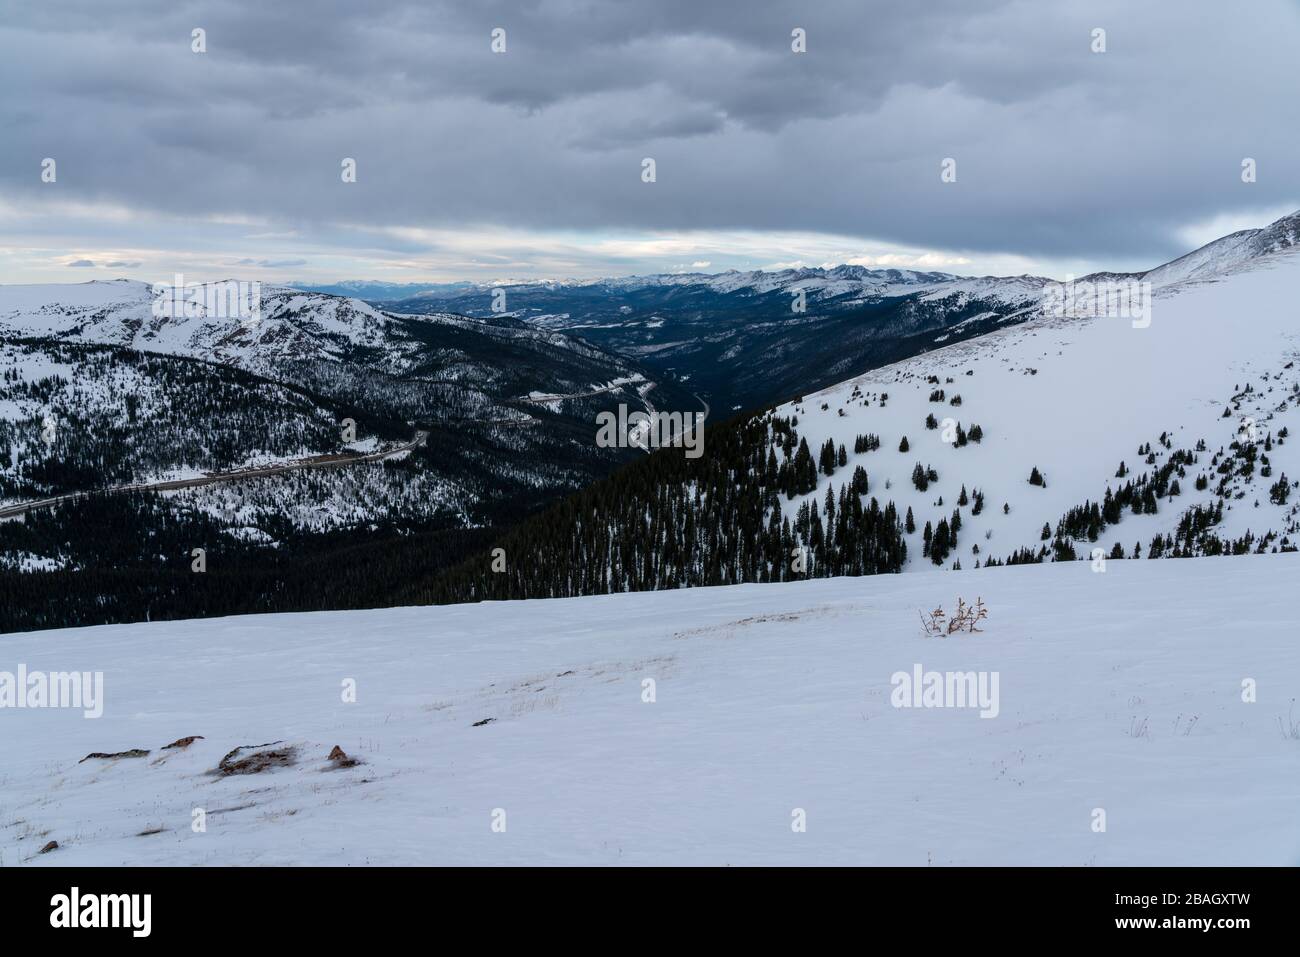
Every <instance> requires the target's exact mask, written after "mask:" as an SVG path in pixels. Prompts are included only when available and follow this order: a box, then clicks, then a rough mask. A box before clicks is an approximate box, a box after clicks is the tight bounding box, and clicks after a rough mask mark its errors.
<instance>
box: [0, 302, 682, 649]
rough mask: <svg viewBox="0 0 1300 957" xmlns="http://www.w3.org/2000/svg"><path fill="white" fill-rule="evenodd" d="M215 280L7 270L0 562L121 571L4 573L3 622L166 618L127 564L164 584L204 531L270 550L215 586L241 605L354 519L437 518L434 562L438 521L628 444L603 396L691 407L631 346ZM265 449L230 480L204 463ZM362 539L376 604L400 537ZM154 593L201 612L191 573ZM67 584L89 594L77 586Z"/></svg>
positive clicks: (523, 510) (529, 488)
mask: <svg viewBox="0 0 1300 957" xmlns="http://www.w3.org/2000/svg"><path fill="white" fill-rule="evenodd" d="M209 291H210V290H209V289H207V288H206V287H205V288H204V289H203V290H200V292H199V293H198V294H196V295H194V296H193V298H192V299H191V302H193V303H194V305H193V306H192V307H190V308H189V309H175V308H173V305H174V304H173V305H168V306H166V307H164V308H163V309H159V310H155V308H154V297H153V295H152V292H151V289H150V287H149V286H148V285H146V284H144V283H139V282H129V281H115V282H91V283H84V284H80V285H56V286H0V572H5V571H12V570H14V569H21V570H32V569H42V570H54V571H66V572H69V573H71V572H74V571H76V570H84V569H87V568H88V567H92V566H93V565H94V564H95V563H96V562H97V561H99V560H100V557H101V556H105V555H107V554H109V553H112V555H113V558H112V563H113V568H114V569H115V570H116V571H118V572H120V573H121V576H122V581H121V582H110V583H107V584H101V585H99V586H96V588H97V589H98V596H99V597H96V596H95V595H92V594H91V593H90V592H91V588H90V586H88V585H87V586H86V587H85V588H84V589H83V588H81V587H80V586H77V585H75V584H74V585H73V586H72V587H69V586H68V585H67V584H64V583H53V582H50V583H47V584H48V587H49V592H48V598H40V597H38V595H37V589H36V588H35V587H34V586H33V585H32V584H31V583H30V582H27V581H14V582H12V583H9V585H11V586H12V588H11V590H8V591H6V589H7V587H8V586H6V587H0V592H6V595H5V597H4V599H3V601H0V606H3V607H2V608H0V616H8V615H10V614H11V613H12V614H13V615H14V616H17V617H12V618H10V617H3V620H4V621H7V622H8V623H9V626H10V627H13V628H18V627H37V626H41V625H43V624H45V623H47V622H49V621H50V620H54V621H60V620H78V619H76V618H75V615H77V614H79V613H80V612H81V611H84V610H86V609H92V610H93V609H96V608H99V609H104V608H109V607H113V608H116V609H118V610H117V611H113V612H112V614H111V616H110V620H111V619H112V617H116V616H118V615H123V614H127V615H138V616H139V617H145V616H147V615H150V614H153V615H155V616H157V615H159V614H161V613H162V610H161V607H160V606H155V607H151V606H150V604H149V602H148V601H146V600H144V599H141V598H139V595H140V589H141V588H142V587H143V588H144V589H145V590H146V591H148V590H150V589H152V587H153V585H151V584H149V585H142V584H141V582H139V581H135V580H131V581H130V582H129V583H127V584H123V583H122V582H125V581H126V580H127V579H130V578H131V576H132V575H134V574H136V573H139V574H141V575H143V576H144V577H145V580H146V581H148V580H149V575H150V574H153V575H155V576H156V575H158V574H160V569H161V570H162V571H161V574H162V576H163V579H167V578H168V576H169V575H172V574H173V573H175V572H178V571H179V570H181V569H184V568H188V564H189V561H190V559H189V558H188V557H187V556H188V555H189V552H190V551H191V550H192V549H193V548H194V547H196V546H197V544H198V543H199V542H203V543H204V544H205V545H206V546H208V547H210V548H212V549H213V552H214V555H215V554H216V553H217V552H220V554H221V555H222V559H223V561H224V562H225V568H226V569H227V570H228V571H230V573H231V574H233V570H234V568H235V567H239V568H241V569H245V568H246V566H247V564H248V563H249V562H252V563H254V564H258V563H260V564H259V567H258V568H256V569H255V570H254V572H253V574H254V575H255V577H257V579H258V581H259V582H261V584H260V585H257V586H251V587H250V586H249V585H247V584H246V583H245V584H241V585H239V586H232V588H231V589H230V590H226V591H221V590H220V589H215V590H214V591H215V592H219V593H220V594H222V595H223V596H225V599H228V598H230V596H231V595H234V594H246V595H248V596H249V597H250V598H251V600H252V604H251V605H248V606H242V607H252V608H255V607H258V603H259V602H260V601H261V600H262V599H260V598H258V597H257V595H258V594H259V591H258V589H260V588H265V589H266V590H267V592H268V593H272V594H275V595H278V596H284V595H285V594H286V589H285V588H284V587H283V584H282V583H283V581H284V577H285V574H286V571H285V570H284V569H283V568H271V567H268V566H267V563H270V565H272V566H273V565H275V564H276V563H282V564H284V565H287V566H288V567H289V568H290V570H292V569H301V568H305V567H306V564H305V563H306V562H308V561H309V560H315V559H318V558H320V557H321V555H322V554H323V553H324V552H326V551H328V550H329V549H337V550H341V549H346V548H351V547H355V546H356V544H357V542H358V541H359V540H361V539H364V538H365V537H366V536H370V537H372V538H374V537H378V538H382V537H383V536H389V537H393V536H407V537H409V536H412V535H420V534H426V533H427V534H430V535H433V534H438V535H441V536H442V537H441V538H439V540H438V541H437V542H436V543H431V544H430V545H428V546H427V547H426V548H425V549H424V550H423V551H424V554H426V555H428V554H429V553H431V552H432V553H436V554H437V555H438V556H439V558H438V561H443V560H446V558H447V557H449V556H452V557H454V555H453V548H452V546H451V545H449V544H448V539H447V537H446V535H445V534H443V533H454V532H456V531H457V530H464V529H475V528H479V527H483V526H486V525H491V524H495V523H498V522H504V521H511V520H513V519H515V518H517V517H518V516H520V515H522V514H527V513H528V512H529V511H532V510H535V509H536V508H538V507H540V506H541V505H543V504H545V503H546V502H549V501H551V500H554V499H555V498H557V497H560V496H562V495H564V494H565V493H567V492H570V491H573V490H575V489H577V488H580V487H582V486H584V485H586V484H589V483H590V482H591V481H593V480H594V479H595V478H598V477H599V476H601V475H604V474H607V473H608V472H609V471H611V470H613V469H614V468H616V467H617V466H618V465H619V464H620V463H623V462H626V461H629V460H630V459H633V458H635V457H637V456H639V455H641V454H642V453H640V452H638V451H637V450H635V449H632V448H618V447H608V448H607V447H603V446H599V445H597V443H596V442H595V435H596V429H597V426H596V417H597V415H598V414H599V413H600V412H602V411H607V410H616V409H617V408H618V407H619V406H625V407H627V408H628V409H631V410H638V411H644V410H648V409H650V408H652V407H656V406H657V407H660V408H669V409H677V410H683V411H687V410H689V411H697V410H700V409H702V408H703V407H702V405H701V403H700V402H699V400H698V399H696V398H695V397H694V396H693V395H692V394H691V393H690V392H688V391H686V390H684V389H681V388H680V387H679V386H678V385H677V384H676V383H674V382H672V381H671V380H668V379H664V378H663V377H659V376H655V375H653V374H652V373H650V370H648V369H646V368H645V367H643V366H641V365H640V364H639V363H637V362H636V361H635V360H632V359H628V358H626V357H621V356H617V355H613V354H611V353H608V352H605V351H603V350H601V349H600V348H598V347H596V346H594V345H592V344H591V343H588V342H585V341H583V340H580V339H576V338H573V337H571V336H567V335H565V334H564V333H562V332H554V331H549V330H544V329H536V328H532V327H529V326H528V325H526V324H524V323H522V322H519V321H518V320H516V319H513V318H511V317H491V318H484V319H472V318H467V317H464V316H457V315H449V314H443V313H435V314H428V315H421V316H404V315H399V314H394V313H388V312H384V311H381V310H377V309H375V308H373V307H372V306H370V305H368V304H366V303H364V302H361V301H359V300H355V299H349V298H345V297H338V296H330V295H324V294H320V293H307V292H302V291H299V290H293V289H285V288H274V287H263V288H262V289H261V295H260V306H261V309H260V313H259V314H257V315H250V316H244V315H242V314H240V313H237V312H231V311H230V310H229V309H224V308H223V309H216V308H213V309H208V308H206V304H207V303H208V302H211V303H212V304H213V306H214V307H215V306H216V304H217V302H218V301H219V302H221V304H222V306H223V307H224V306H228V305H229V302H228V300H221V299H219V297H218V296H217V295H212V296H209V295H208V292H209ZM408 446H409V448H408ZM398 448H401V449H402V451H401V453H400V454H395V455H392V456H388V455H382V456H381V457H376V458H370V459H367V460H365V461H364V462H362V463H358V464H356V465H353V466H349V467H347V468H342V467H329V468H320V467H317V466H319V465H321V464H322V463H321V462H320V461H317V460H322V459H324V460H327V461H325V463H324V464H326V465H328V464H330V463H329V462H328V460H329V459H332V458H338V457H355V456H356V455H357V454H358V453H368V452H381V453H382V452H384V450H388V449H398ZM267 465H273V466H275V471H274V472H273V473H270V474H266V475H255V476H248V477H242V478H241V479H240V482H239V485H238V487H237V488H231V487H229V486H228V485H226V484H215V483H207V482H204V481H198V480H202V479H205V478H206V477H210V476H213V475H216V474H221V473H230V472H247V471H248V470H249V469H250V468H255V467H259V466H267ZM177 480H184V481H195V482H197V484H193V485H191V486H187V487H185V488H184V489H177V488H174V487H171V484H170V483H172V482H173V481H177ZM141 486H144V487H145V488H144V489H141ZM87 492H97V493H99V492H102V493H105V495H107V496H115V498H112V499H111V500H110V498H108V497H105V495H98V496H96V497H95V498H94V499H93V500H85V499H83V498H80V496H81V494H82V493H87ZM69 496H78V497H79V498H78V500H77V501H75V502H74V501H70V500H68V497H69ZM127 497H129V499H130V500H129V501H128V500H127ZM47 500H54V501H53V503H51V504H47V505H45V506H41V508H42V509H44V511H41V512H40V513H39V514H37V513H34V512H32V511H31V510H30V506H31V505H32V504H33V503H38V502H42V501H47ZM124 525H125V526H128V527H131V528H133V529H134V530H135V534H133V535H132V536H122V535H121V534H120V528H121V527H123V526H124ZM74 530H75V532H74ZM331 536H335V537H334V538H331ZM290 545H292V547H290ZM255 546H256V547H255ZM404 547H407V548H409V550H410V551H411V552H412V553H413V554H419V553H420V551H421V550H420V549H419V547H418V545H417V543H416V542H415V540H414V539H411V540H410V541H409V543H406V544H405V545H404ZM258 548H261V552H260V553H259V552H258ZM374 549H375V551H376V552H378V553H379V557H378V558H370V559H368V560H367V561H366V562H365V563H364V565H363V567H367V568H370V569H371V570H372V571H373V575H372V577H371V578H369V579H368V580H366V581H363V582H360V583H358V584H357V585H355V586H354V587H353V588H351V589H350V590H349V594H351V595H352V596H354V600H355V596H359V595H360V594H362V593H365V592H371V591H372V589H374V588H376V587H378V588H379V589H380V592H378V593H375V597H374V598H373V599H371V600H372V601H374V602H382V601H383V600H384V598H383V597H382V594H381V593H382V592H383V591H384V590H385V589H387V588H389V587H391V586H393V585H394V584H395V581H394V578H395V577H396V573H394V574H393V575H390V574H388V573H385V572H383V571H381V570H379V569H380V567H381V566H382V564H383V563H384V561H388V560H393V561H399V560H398V559H396V558H393V556H395V555H396V553H397V549H395V548H393V547H391V546H389V547H387V548H385V547H383V546H381V545H379V544H376V545H374ZM295 556H296V558H295ZM405 561H406V560H405V559H402V560H400V562H399V563H404V562H405ZM438 561H433V562H432V563H428V562H426V569H427V568H428V567H433V566H434V565H436V564H437V563H438ZM354 562H355V559H351V560H349V562H348V565H349V566H351V565H352V564H353V563H354ZM403 574H405V575H407V576H409V575H410V572H409V571H408V572H404V573H403ZM83 577H85V576H83ZM316 578H317V579H319V576H316ZM307 585H308V586H309V587H310V588H314V587H315V586H313V585H310V580H309V581H308V582H307ZM110 592H111V593H112V594H111V596H108V597H106V596H107V595H108V593H110ZM161 592H162V593H163V594H165V595H167V596H168V597H167V598H166V599H165V600H164V602H163V603H164V604H166V603H168V602H170V601H172V600H173V599H176V600H178V601H181V603H182V605H184V607H186V608H192V609H193V610H192V611H190V613H192V614H197V613H200V605H188V604H185V602H189V601H192V600H193V599H194V595H193V591H192V589H189V588H188V586H187V585H184V584H181V583H180V579H178V578H171V579H170V581H168V582H166V583H165V584H163V585H162V586H161ZM185 595H189V597H184V596H185ZM77 596H80V597H81V598H82V599H84V600H85V602H86V604H85V606H84V607H82V608H73V607H71V606H69V605H68V604H67V602H69V601H72V600H73V599H74V598H76V597H77ZM132 596H135V597H132ZM223 600H224V599H223ZM277 600H279V599H277ZM199 601H200V603H201V605H206V606H207V607H210V608H219V607H224V608H226V609H227V610H236V609H237V608H239V607H241V606H240V605H238V604H236V605H228V604H227V605H223V604H221V603H218V604H216V605H212V604H210V603H209V600H208V599H207V598H201V599H199ZM50 603H53V605H52V604H50ZM55 605H57V606H58V609H57V610H53V611H52V610H51V609H52V608H54V606H55ZM293 607H301V604H299V603H297V602H295V604H294V605H293ZM29 613H30V614H29ZM173 613H174V612H173ZM51 616H52V617H51ZM67 616H74V617H72V618H71V619H69V618H68V617H67ZM92 620H94V619H93V617H92Z"/></svg>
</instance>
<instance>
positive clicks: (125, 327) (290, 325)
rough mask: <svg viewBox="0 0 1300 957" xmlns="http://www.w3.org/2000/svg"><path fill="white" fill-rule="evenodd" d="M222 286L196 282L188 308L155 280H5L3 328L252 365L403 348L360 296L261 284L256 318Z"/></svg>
mask: <svg viewBox="0 0 1300 957" xmlns="http://www.w3.org/2000/svg"><path fill="white" fill-rule="evenodd" d="M225 285H226V284H224V283H202V284H197V285H196V286H195V287H193V292H192V298H191V300H190V302H189V304H188V308H183V309H173V308H172V307H171V306H169V305H168V306H165V308H164V309H162V310H156V309H155V298H154V295H153V291H152V289H153V287H152V286H151V285H150V284H149V283H143V282H136V281H131V280H119V281H114V282H89V283H81V284H77V285H34V286H0V335H4V336H9V337H34V338H42V337H51V338H56V339H62V340H66V341H73V342H92V343H101V344H108V345H118V346H126V347H129V348H134V349H140V350H143V351H147V352H156V353H163V354H167V355H178V356H188V357H191V358H197V359H205V360H208V361H216V362H222V363H227V364H230V365H237V366H240V367H242V368H246V369H250V370H254V371H264V367H266V366H267V365H268V364H270V363H274V362H278V361H282V360H286V359H289V360H294V359H330V358H335V357H337V356H339V355H340V354H341V353H342V352H343V351H345V350H348V349H351V348H354V347H366V348H371V349H382V348H385V347H387V348H394V349H396V350H397V351H400V350H401V346H400V344H398V343H394V342H393V337H392V336H391V334H390V330H389V325H390V323H391V322H392V319H391V317H389V316H387V315H386V314H384V313H382V312H380V311H379V310H377V309H375V308H374V307H372V306H370V305H368V304H366V303H364V302H362V301H361V300H359V299H348V298H343V297H339V296H330V295H325V294H322V293H312V292H302V291H300V290H297V289H291V288H288V287H284V286H269V285H268V286H262V287H260V294H259V296H258V299H259V300H260V313H259V314H257V315H256V317H254V316H253V315H246V314H245V313H244V312H243V311H241V308H242V307H235V306H234V304H233V303H231V302H230V301H229V300H222V302H223V305H222V306H221V307H220V308H218V307H217V305H216V304H217V300H218V298H219V296H218V293H219V292H220V291H221V290H222V288H223V287H224V286H225ZM209 293H211V295H209ZM250 301H251V300H250ZM222 310H228V311H222Z"/></svg>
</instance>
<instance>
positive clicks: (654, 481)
mask: <svg viewBox="0 0 1300 957" xmlns="http://www.w3.org/2000/svg"><path fill="white" fill-rule="evenodd" d="M704 447H705V454H704V455H703V456H702V457H700V458H698V459H690V458H687V457H686V456H684V455H682V454H681V452H680V451H677V450H674V449H671V448H669V449H663V450H660V451H659V452H658V453H657V454H655V455H652V456H649V457H648V458H646V459H645V460H644V461H641V462H638V463H636V464H634V465H631V466H629V467H627V468H625V469H623V470H622V471H620V472H618V473H616V474H615V475H613V476H611V477H610V478H608V479H605V480H604V481H601V482H598V483H596V484H595V485H593V486H592V487H590V488H588V489H585V490H583V491H581V492H578V493H577V494H576V495H573V496H571V497H569V498H567V499H565V500H564V501H562V502H560V503H559V504H557V505H555V506H553V507H552V508H550V509H548V510H546V511H545V512H543V513H541V514H540V515H538V516H536V517H534V518H533V519H531V520H529V521H528V522H526V523H524V524H523V525H521V526H520V527H519V528H517V529H515V530H513V531H511V532H510V533H508V534H506V535H504V536H501V537H500V539H499V540H498V541H496V542H495V543H494V551H493V552H492V553H485V554H484V555H482V556H476V557H475V558H473V559H471V560H469V561H467V562H465V563H464V564H462V565H461V566H460V567H458V568H456V569H454V570H452V571H451V572H449V573H448V574H447V575H445V576H443V577H442V578H441V579H440V580H437V581H433V582H432V583H429V584H422V585H420V586H417V587H415V588H412V589H410V590H409V591H407V592H405V593H403V594H402V596H401V597H402V599H403V600H410V601H417V602H438V603H441V602H455V601H476V600H482V599H506V598H553V597H566V596H572V595H584V594H602V593H607V592H618V591H638V590H645V589H660V588H682V587H692V586H699V585H725V584H733V583H736V582H768V581H789V580H796V579H803V578H808V577H829V576H833V575H869V574H878V573H882V572H896V571H899V570H901V569H902V566H903V563H904V561H905V560H906V556H907V546H906V544H905V542H904V539H903V526H902V523H901V522H900V520H899V517H898V514H897V513H896V511H895V509H894V505H893V503H892V502H890V503H888V504H886V505H884V506H881V505H880V503H879V502H878V501H877V500H876V498H874V497H872V496H871V495H870V494H869V479H868V477H867V475H866V473H865V472H864V471H862V470H861V469H857V470H856V471H855V472H854V473H853V475H852V477H848V478H845V479H843V480H842V482H841V484H840V485H839V488H838V491H834V490H832V489H833V484H832V486H831V487H828V489H827V494H826V497H825V500H824V504H819V503H818V502H816V501H813V502H811V503H809V502H807V501H805V502H804V503H803V504H802V505H801V506H800V507H799V509H798V510H797V512H796V514H795V517H794V519H793V520H792V519H791V518H789V517H788V516H784V515H783V510H782V508H781V503H782V499H783V498H784V499H792V498H794V497H795V496H798V495H806V494H807V493H808V492H811V491H813V490H814V489H815V488H816V487H817V474H818V468H819V466H818V463H817V462H815V461H814V458H813V455H812V453H811V452H810V450H809V448H808V444H807V442H806V441H805V440H803V439H801V438H800V437H799V435H798V432H797V430H796V428H795V425H794V423H793V422H792V420H790V419H786V418H782V417H780V416H777V415H775V414H773V413H768V414H767V415H763V416H758V417H755V418H751V419H748V420H740V421H734V422H728V423H723V424H721V425H716V426H711V427H709V428H708V429H707V431H706V437H705V442H704ZM834 467H835V465H834V463H833V462H831V463H827V462H826V461H825V457H824V456H823V462H822V464H821V469H822V471H824V472H825V471H827V470H828V469H829V470H831V471H833V470H834ZM497 550H499V551H497Z"/></svg>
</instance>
